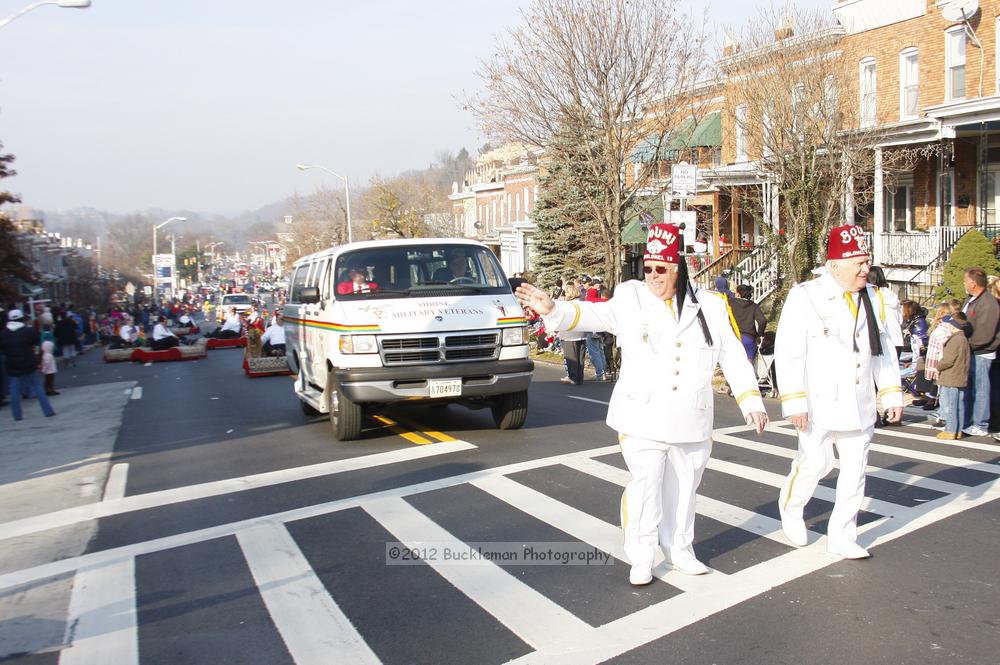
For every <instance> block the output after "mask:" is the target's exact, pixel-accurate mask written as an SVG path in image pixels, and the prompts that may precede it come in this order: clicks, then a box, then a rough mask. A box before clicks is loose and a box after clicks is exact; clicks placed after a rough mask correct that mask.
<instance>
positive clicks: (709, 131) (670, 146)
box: [631, 111, 722, 163]
mask: <svg viewBox="0 0 1000 665" xmlns="http://www.w3.org/2000/svg"><path fill="white" fill-rule="evenodd" d="M661 136H662V138H661ZM721 145H722V111H712V112H711V113H708V114H706V115H705V117H703V118H702V119H701V121H699V122H698V123H697V124H695V117H694V116H688V117H687V118H685V119H684V122H682V123H681V124H680V126H679V127H677V128H675V129H673V130H671V131H670V132H668V133H667V134H666V135H660V134H650V135H649V136H647V137H646V138H645V139H643V140H642V142H641V143H640V144H639V147H638V148H636V149H635V151H634V152H633V153H632V157H631V159H632V162H639V163H644V162H650V161H653V159H654V155H657V147H658V148H659V156H658V157H656V159H658V160H664V161H666V160H672V159H674V158H675V156H674V155H671V154H670V153H671V152H673V151H677V150H682V149H685V148H702V147H705V148H714V147H719V146H721Z"/></svg>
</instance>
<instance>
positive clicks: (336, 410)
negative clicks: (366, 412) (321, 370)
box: [326, 372, 361, 441]
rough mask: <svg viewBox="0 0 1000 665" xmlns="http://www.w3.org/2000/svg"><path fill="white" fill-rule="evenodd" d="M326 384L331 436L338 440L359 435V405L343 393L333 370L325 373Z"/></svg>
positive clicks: (354, 437) (348, 439)
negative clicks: (331, 429)
mask: <svg viewBox="0 0 1000 665" xmlns="http://www.w3.org/2000/svg"><path fill="white" fill-rule="evenodd" d="M326 385H327V390H326V394H327V406H329V412H330V425H331V426H332V427H333V436H335V437H336V438H337V440H338V441H353V440H354V439H356V438H358V437H359V436H361V405H360V404H356V403H354V402H352V401H351V400H350V399H348V397H347V396H346V395H344V392H343V391H342V390H341V389H340V385H338V384H337V379H336V378H335V377H334V375H333V372H329V373H328V374H327V375H326Z"/></svg>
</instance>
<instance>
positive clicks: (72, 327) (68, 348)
mask: <svg viewBox="0 0 1000 665" xmlns="http://www.w3.org/2000/svg"><path fill="white" fill-rule="evenodd" d="M53 334H54V335H55V337H56V344H57V345H58V346H59V348H60V349H61V350H62V357H63V361H64V362H65V363H66V366H67V367H73V366H75V365H76V343H77V339H78V338H79V333H78V328H77V326H76V321H74V320H73V318H72V317H71V316H70V315H69V314H67V313H65V312H59V314H57V315H56V327H55V330H54V331H53Z"/></svg>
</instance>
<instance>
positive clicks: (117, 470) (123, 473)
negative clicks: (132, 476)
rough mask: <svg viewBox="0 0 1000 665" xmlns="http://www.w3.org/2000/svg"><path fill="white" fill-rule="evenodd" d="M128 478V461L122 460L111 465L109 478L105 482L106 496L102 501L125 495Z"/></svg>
mask: <svg viewBox="0 0 1000 665" xmlns="http://www.w3.org/2000/svg"><path fill="white" fill-rule="evenodd" d="M127 480H128V462H120V463H118V464H115V465H114V466H112V467H111V471H109V472H108V480H107V482H106V483H104V498H103V499H102V501H114V500H115V499H120V498H122V497H123V496H125V483H126V482H127Z"/></svg>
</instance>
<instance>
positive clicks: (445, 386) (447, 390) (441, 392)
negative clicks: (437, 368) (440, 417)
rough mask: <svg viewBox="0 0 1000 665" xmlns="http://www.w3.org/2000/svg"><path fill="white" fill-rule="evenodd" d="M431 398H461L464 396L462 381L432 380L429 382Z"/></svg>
mask: <svg viewBox="0 0 1000 665" xmlns="http://www.w3.org/2000/svg"><path fill="white" fill-rule="evenodd" d="M427 389H428V393H429V395H430V396H431V397H460V396H461V395H462V379H431V380H429V381H428V382H427Z"/></svg>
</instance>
